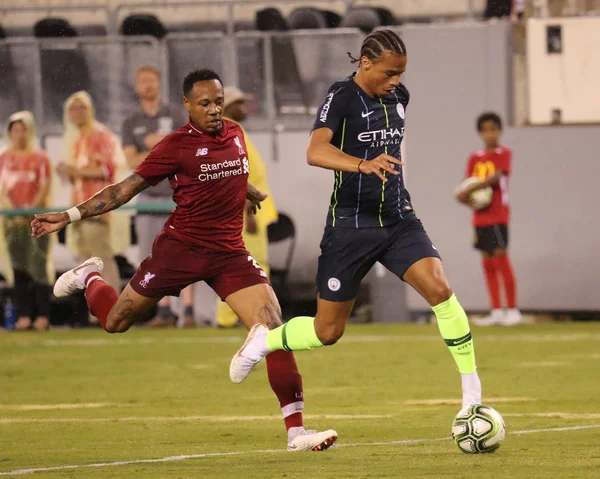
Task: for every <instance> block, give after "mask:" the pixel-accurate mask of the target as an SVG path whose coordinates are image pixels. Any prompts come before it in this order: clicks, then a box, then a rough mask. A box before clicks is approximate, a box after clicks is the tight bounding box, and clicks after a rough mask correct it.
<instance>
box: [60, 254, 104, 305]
mask: <svg viewBox="0 0 600 479" xmlns="http://www.w3.org/2000/svg"><path fill="white" fill-rule="evenodd" d="M102 269H104V263H103V262H102V260H101V259H100V258H98V257H96V256H93V257H91V258H90V259H88V260H87V261H84V262H83V263H81V264H80V265H79V266H77V268H73V269H72V270H70V271H67V272H66V273H63V274H62V275H61V276H60V278H58V279H57V280H56V283H54V291H53V292H54V296H56V297H57V298H63V297H65V296H70V295H71V294H73V293H75V292H77V291H81V290H83V289H85V279H86V278H87V277H88V275H89V274H90V273H94V272H96V273H102Z"/></svg>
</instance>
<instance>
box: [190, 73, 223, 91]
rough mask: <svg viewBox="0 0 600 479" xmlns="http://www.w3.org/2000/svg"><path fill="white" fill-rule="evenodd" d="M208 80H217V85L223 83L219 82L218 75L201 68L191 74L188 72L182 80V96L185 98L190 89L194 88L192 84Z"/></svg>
mask: <svg viewBox="0 0 600 479" xmlns="http://www.w3.org/2000/svg"><path fill="white" fill-rule="evenodd" d="M209 80H219V83H221V85H222V84H223V81H222V80H221V77H220V76H219V74H218V73H217V72H215V71H213V70H210V69H208V68H203V69H202V70H194V71H193V72H189V73H188V74H187V75H186V76H185V78H184V79H183V94H184V95H185V96H187V95H188V93H189V92H190V91H191V89H192V88H194V83H197V82H199V81H209Z"/></svg>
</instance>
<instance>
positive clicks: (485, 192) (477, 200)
mask: <svg viewBox="0 0 600 479" xmlns="http://www.w3.org/2000/svg"><path fill="white" fill-rule="evenodd" d="M480 182H481V180H480V179H479V178H477V177H476V176H471V177H469V178H467V179H465V180H464V181H463V182H462V183H461V184H460V186H459V187H458V191H463V190H466V189H467V188H469V187H470V186H473V185H475V184H477V183H480ZM493 193H494V192H493V190H492V187H491V186H488V187H486V188H482V189H481V190H477V191H474V192H473V193H471V196H470V200H471V206H472V207H473V209H474V210H475V211H479V210H484V209H486V208H487V207H488V206H490V204H491V203H492V195H493Z"/></svg>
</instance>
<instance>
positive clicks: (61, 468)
mask: <svg viewBox="0 0 600 479" xmlns="http://www.w3.org/2000/svg"><path fill="white" fill-rule="evenodd" d="M595 428H600V424H589V425H581V426H570V427H554V428H547V429H525V430H522V431H513V432H511V433H509V434H517V435H518V434H537V433H541V432H565V431H579V430H583V429H595ZM449 440H450V437H449V436H448V437H437V438H432V439H403V440H399V441H387V442H364V443H354V444H340V445H338V446H337V447H369V446H393V445H402V444H419V443H431V442H440V441H449ZM281 452H286V451H285V450H283V449H259V450H253V451H234V452H210V453H205V454H186V455H180V456H168V457H162V458H159V459H135V460H130V461H116V462H97V463H93V464H72V465H67V466H54V467H34V468H30V469H16V470H14V471H6V472H0V476H17V475H23V474H34V473H36V472H50V471H64V470H67V469H83V468H88V467H116V466H129V465H132V464H153V463H159V462H176V461H185V460H188V459H202V458H205V457H226V456H240V455H247V454H275V453H281Z"/></svg>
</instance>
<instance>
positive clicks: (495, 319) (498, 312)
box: [473, 309, 504, 326]
mask: <svg viewBox="0 0 600 479" xmlns="http://www.w3.org/2000/svg"><path fill="white" fill-rule="evenodd" d="M503 320H504V310H502V309H492V310H491V311H490V314H489V316H485V317H483V318H480V319H475V320H474V321H473V323H474V324H476V325H477V326H497V325H499V324H501V323H502V321H503Z"/></svg>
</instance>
